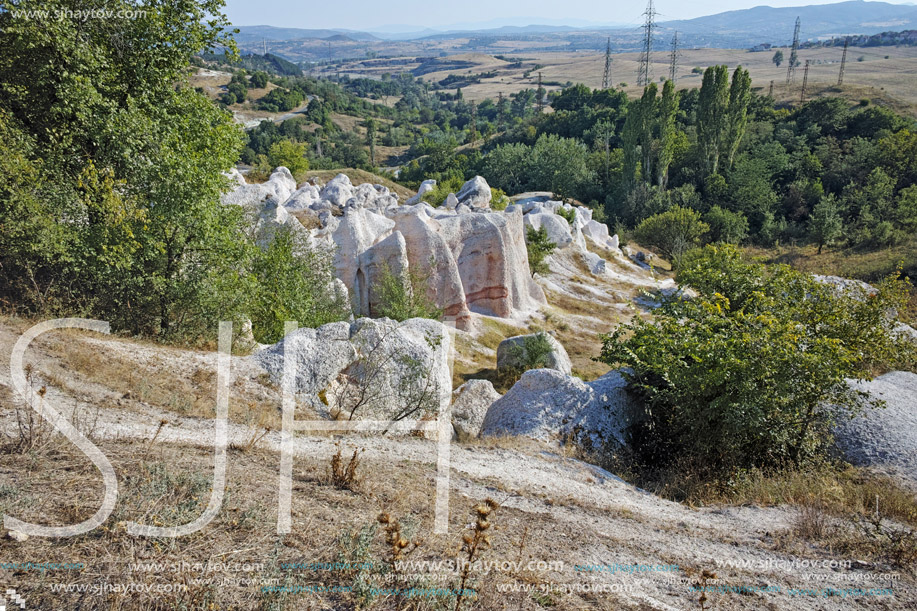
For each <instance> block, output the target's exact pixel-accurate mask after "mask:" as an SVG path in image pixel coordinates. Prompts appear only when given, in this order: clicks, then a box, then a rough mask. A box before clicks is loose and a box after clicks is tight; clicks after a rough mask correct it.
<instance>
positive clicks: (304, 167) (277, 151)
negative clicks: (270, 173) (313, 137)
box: [267, 140, 309, 180]
mask: <svg viewBox="0 0 917 611" xmlns="http://www.w3.org/2000/svg"><path fill="white" fill-rule="evenodd" d="M308 154H309V143H307V142H293V141H292V140H278V141H277V142H275V143H274V144H272V145H271V148H270V149H269V150H268V153H267V161H268V165H269V166H270V167H269V168H268V170H273V169H274V168H277V167H280V166H284V167H286V169H288V170H290V174H292V175H293V177H294V178H296V180H303V179H304V178H305V175H306V172H308V171H309V160H308V159H306V156H307V155H308Z"/></svg>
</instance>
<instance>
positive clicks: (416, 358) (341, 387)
mask: <svg viewBox="0 0 917 611" xmlns="http://www.w3.org/2000/svg"><path fill="white" fill-rule="evenodd" d="M285 346H289V350H290V351H291V358H292V359H293V360H294V362H295V373H294V392H295V393H296V394H297V398H298V399H299V400H301V401H303V402H305V403H307V404H308V405H310V406H311V407H312V408H313V409H315V410H317V411H318V412H319V413H321V414H323V415H328V416H332V417H334V416H337V415H339V414H343V415H344V416H345V417H349V415H350V414H351V412H353V414H354V417H355V418H371V419H394V418H399V417H401V418H403V417H411V418H419V417H420V416H422V415H423V414H424V413H438V412H439V411H440V410H443V409H445V408H446V407H448V405H449V403H450V401H451V400H452V372H451V368H450V363H449V353H450V351H451V346H452V338H451V335H450V334H449V331H448V329H447V328H446V327H445V326H444V325H443V324H441V323H439V322H436V321H434V320H428V319H424V318H413V319H410V320H406V321H404V322H403V323H398V322H395V321H393V320H390V319H387V318H381V319H370V318H361V319H358V320H356V321H354V322H352V323H347V322H338V323H331V324H328V325H323V326H321V327H319V328H318V329H298V330H297V331H294V332H293V333H290V334H289V335H287V336H286V337H285V338H284V339H283V340H281V341H280V342H278V343H277V344H274V345H273V346H270V347H268V348H265V349H264V350H261V351H259V352H257V353H255V354H254V355H253V356H252V357H251V358H253V359H254V360H255V361H256V362H257V363H259V364H260V365H261V366H262V367H263V368H264V369H265V370H266V371H267V373H268V375H270V377H271V378H272V380H273V381H274V382H275V383H277V384H278V385H280V384H282V382H283V359H284V350H285Z"/></svg>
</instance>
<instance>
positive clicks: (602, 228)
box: [582, 220, 619, 251]
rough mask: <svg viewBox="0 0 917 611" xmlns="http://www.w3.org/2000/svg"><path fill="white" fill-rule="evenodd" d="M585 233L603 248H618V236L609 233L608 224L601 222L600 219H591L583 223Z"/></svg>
mask: <svg viewBox="0 0 917 611" xmlns="http://www.w3.org/2000/svg"><path fill="white" fill-rule="evenodd" d="M582 231H583V235H585V236H586V237H587V238H589V239H591V240H592V241H593V242H595V243H596V244H597V245H599V246H601V247H602V248H607V249H608V250H612V251H614V250H617V249H618V245H619V241H618V236H617V234H615V235H614V236H609V235H608V225H606V224H605V223H599V222H598V221H593V220H589V221H587V222H586V223H585V224H584V225H583V230H582Z"/></svg>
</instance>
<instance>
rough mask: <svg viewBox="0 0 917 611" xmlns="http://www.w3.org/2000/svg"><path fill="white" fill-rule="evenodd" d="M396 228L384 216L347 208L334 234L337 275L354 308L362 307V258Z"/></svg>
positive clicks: (332, 233)
mask: <svg viewBox="0 0 917 611" xmlns="http://www.w3.org/2000/svg"><path fill="white" fill-rule="evenodd" d="M326 188H327V187H326ZM394 227H395V222H394V221H392V220H391V219H388V218H386V217H384V216H382V215H381V214H376V213H375V212H372V211H370V210H366V209H364V208H347V209H346V210H345V211H344V216H343V217H341V219H340V221H339V222H337V224H336V226H335V227H334V229H333V231H332V232H331V239H332V241H333V242H334V245H335V247H336V251H335V256H334V267H335V271H336V275H337V277H338V278H340V279H341V280H343V281H344V285H345V286H346V287H347V289H348V290H349V291H350V294H351V297H352V299H353V300H354V306H357V305H359V304H358V302H357V300H356V282H357V271H358V270H359V269H360V255H361V254H362V253H363V252H365V251H366V250H368V249H369V247H371V246H372V245H373V244H376V243H377V242H380V241H382V240H384V239H385V238H386V237H388V236H389V234H391V232H392V229H393V228H394Z"/></svg>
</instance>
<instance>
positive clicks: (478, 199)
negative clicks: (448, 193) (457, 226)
mask: <svg viewBox="0 0 917 611" xmlns="http://www.w3.org/2000/svg"><path fill="white" fill-rule="evenodd" d="M455 196H456V197H457V198H458V201H459V202H461V203H463V204H465V205H466V206H470V207H472V208H490V199H491V192H490V185H488V184H487V181H486V180H484V178H483V177H482V176H475V177H474V178H472V179H471V180H469V181H468V182H466V183H465V184H463V185H462V188H461V189H459V192H458V193H456V194H455Z"/></svg>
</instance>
